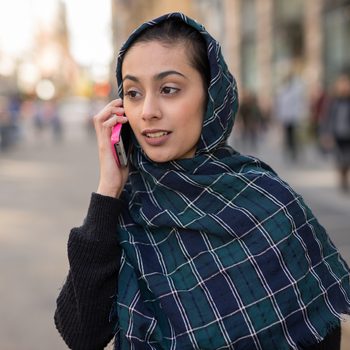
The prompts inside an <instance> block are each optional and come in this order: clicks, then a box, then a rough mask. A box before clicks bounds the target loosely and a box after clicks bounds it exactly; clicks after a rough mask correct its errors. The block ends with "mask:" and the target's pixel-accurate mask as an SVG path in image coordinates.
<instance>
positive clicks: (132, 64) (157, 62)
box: [122, 41, 192, 75]
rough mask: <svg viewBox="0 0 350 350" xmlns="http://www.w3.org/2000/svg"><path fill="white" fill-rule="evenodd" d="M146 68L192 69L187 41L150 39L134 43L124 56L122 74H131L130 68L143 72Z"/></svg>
mask: <svg viewBox="0 0 350 350" xmlns="http://www.w3.org/2000/svg"><path fill="white" fill-rule="evenodd" d="M145 68H147V70H148V71H150V70H157V71H158V70H159V69H160V68H162V69H163V68H182V69H192V66H191V62H190V59H189V53H188V51H187V50H186V45H185V43H181V42H179V43H175V44H167V43H163V42H160V41H150V42H138V43H136V44H134V45H133V46H131V47H130V49H129V50H128V51H127V52H126V54H125V56H124V59H123V64H122V74H123V75H124V74H126V73H129V74H130V73H131V72H130V70H132V71H133V72H134V71H136V72H138V71H139V72H142V71H144V70H145Z"/></svg>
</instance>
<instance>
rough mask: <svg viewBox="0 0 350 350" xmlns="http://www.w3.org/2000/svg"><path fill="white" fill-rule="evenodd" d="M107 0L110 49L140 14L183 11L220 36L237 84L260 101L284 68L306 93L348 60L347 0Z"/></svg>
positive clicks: (268, 96) (349, 25)
mask: <svg viewBox="0 0 350 350" xmlns="http://www.w3.org/2000/svg"><path fill="white" fill-rule="evenodd" d="M111 2H112V24H113V45H114V52H117V51H118V49H119V47H120V45H121V44H122V42H123V41H124V40H125V39H126V38H127V36H128V35H129V34H130V33H131V31H132V29H134V28H135V27H136V26H138V25H139V24H141V23H142V22H144V21H145V20H147V19H150V18H154V17H156V16H158V15H160V14H163V13H166V12H171V11H181V12H184V13H185V14H187V15H189V16H192V17H194V18H195V19H197V20H198V21H199V22H201V23H203V24H204V25H205V27H206V28H207V29H208V31H209V32H210V33H211V34H212V35H213V36H214V37H215V38H217V39H218V40H219V41H220V42H221V44H222V47H223V52H224V55H225V57H226V59H227V61H228V65H229V66H230V69H231V70H232V72H233V74H234V75H235V77H236V79H237V81H238V85H239V88H240V89H245V90H250V91H253V92H255V93H256V94H257V96H258V98H259V102H260V103H261V104H262V105H263V106H267V107H268V106H269V105H271V103H272V99H273V96H274V92H275V90H276V88H277V87H278V85H279V82H280V81H281V79H282V77H283V75H284V74H286V72H290V71H293V72H294V73H298V74H300V75H301V76H302V77H303V78H304V80H305V83H306V85H307V88H308V89H307V91H308V92H309V93H310V94H311V93H312V91H313V90H316V89H319V87H320V86H328V85H329V84H330V83H331V82H332V81H333V79H334V77H335V76H336V75H337V73H338V72H339V70H342V69H345V68H347V67H348V66H349V63H350V46H349V45H348V43H347V41H348V38H349V37H350V0H308V1H304V0H293V1H289V0H192V1H189V0H187V1H186V0H184V1H176V2H175V1H171V0H161V1H153V0H149V1H143V0H111ZM113 64H114V65H115V62H113Z"/></svg>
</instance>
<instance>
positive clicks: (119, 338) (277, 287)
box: [111, 13, 350, 350]
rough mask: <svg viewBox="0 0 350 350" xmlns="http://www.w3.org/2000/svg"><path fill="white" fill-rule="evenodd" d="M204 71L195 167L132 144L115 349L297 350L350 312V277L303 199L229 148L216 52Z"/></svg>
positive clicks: (225, 74) (226, 89)
mask: <svg viewBox="0 0 350 350" xmlns="http://www.w3.org/2000/svg"><path fill="white" fill-rule="evenodd" d="M168 17H177V18H180V19H181V20H182V21H184V22H186V23H187V24H188V25H190V26H192V27H194V28H195V29H196V30H198V31H199V32H200V33H201V34H202V36H203V38H204V39H205V42H206V44H207V53H208V59H209V64H210V85H209V89H208V95H209V98H208V104H207V108H206V114H205V117H204V122H203V129H202V134H201V138H200V141H199V143H198V147H197V152H196V155H195V157H194V158H193V159H184V160H179V161H172V162H168V163H154V162H151V161H150V160H149V159H148V158H147V156H146V155H145V154H144V153H143V151H142V150H141V148H140V147H139V146H138V145H137V142H136V140H133V142H134V143H135V147H134V149H133V153H132V155H131V164H130V176H129V180H128V183H127V185H126V187H125V190H124V192H123V195H122V199H123V200H124V201H125V207H124V209H123V211H122V214H121V215H120V219H119V226H118V229H117V231H118V232H117V234H118V237H119V242H120V246H121V247H122V250H123V254H122V260H121V268H120V272H119V276H118V290H117V292H116V296H115V303H114V307H113V310H112V311H111V319H112V320H113V322H115V324H116V347H117V348H118V349H181V350H183V349H201V350H203V349H238V350H241V349H242V350H243V349H247V350H253V349H260V350H261V349H264V350H265V349H267V350H271V349H279V350H283V349H290V348H292V349H297V348H300V346H306V345H309V344H314V343H316V342H318V341H321V340H322V339H323V338H324V337H325V335H326V334H327V333H328V332H329V330H330V329H332V328H334V327H336V326H337V325H338V324H339V319H340V318H341V314H342V313H349V312H350V311H349V308H350V287H349V269H348V266H347V265H346V263H345V262H344V260H343V259H342V258H341V256H340V255H339V253H338V251H337V249H336V248H335V247H334V245H333V244H332V242H331V241H330V239H329V237H328V235H327V233H326V232H325V230H324V229H323V227H322V226H321V225H320V224H319V222H318V221H317V219H316V218H315V217H314V215H313V214H312V212H311V211H310V209H309V208H308V207H307V206H306V205H305V204H304V202H303V199H302V198H301V197H300V196H299V195H298V194H296V193H295V192H294V191H293V190H292V189H291V188H290V186H289V185H288V184H286V183H285V182H283V181H282V180H281V179H280V178H279V177H278V176H277V175H276V173H275V172H274V171H273V170H272V169H271V168H270V167H269V166H267V165H266V164H264V163H263V162H261V161H259V160H258V159H256V158H253V157H248V156H243V155H240V154H239V153H237V152H236V151H234V150H233V149H232V148H230V147H229V146H227V145H226V141H227V138H228V136H229V135H230V133H231V130H232V127H233V123H234V117H235V114H236V111H237V108H238V95H237V87H236V83H235V80H234V78H233V77H232V75H231V74H230V72H229V70H228V68H227V65H226V63H225V61H224V59H223V56H222V54H221V49H220V45H219V44H218V42H217V41H215V40H214V39H213V38H212V37H211V36H210V34H208V33H207V32H206V30H205V29H204V27H203V26H201V25H200V24H198V23H197V22H195V21H194V20H192V19H190V18H188V17H186V16H185V15H183V14H180V13H172V14H168V15H165V16H162V17H160V18H158V19H155V20H153V21H150V22H148V23H145V24H143V25H142V26H141V27H140V28H138V29H137V30H136V31H135V32H134V33H133V34H132V35H131V36H130V37H129V39H128V40H127V41H126V43H125V44H124V46H123V47H122V49H121V51H120V54H119V57H118V66H117V80H118V84H119V94H120V96H123V90H122V77H121V65H122V60H123V57H124V54H125V52H126V50H127V49H128V47H129V46H130V45H131V44H132V43H133V41H134V40H135V38H137V36H138V35H139V34H140V33H141V32H142V31H143V30H145V29H146V28H148V27H150V26H154V25H156V24H157V23H160V22H161V21H163V20H166V19H167V18H168Z"/></svg>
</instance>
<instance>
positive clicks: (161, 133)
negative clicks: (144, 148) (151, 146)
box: [144, 131, 169, 139]
mask: <svg viewBox="0 0 350 350" xmlns="http://www.w3.org/2000/svg"><path fill="white" fill-rule="evenodd" d="M168 134H169V132H168V131H157V132H147V133H145V134H144V135H145V136H146V137H148V138H151V139H154V138H157V137H162V136H166V135H168Z"/></svg>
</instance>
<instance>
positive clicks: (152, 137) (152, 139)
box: [142, 129, 171, 146]
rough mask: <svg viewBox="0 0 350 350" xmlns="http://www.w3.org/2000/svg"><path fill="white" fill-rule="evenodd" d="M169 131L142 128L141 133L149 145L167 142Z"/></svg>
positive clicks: (160, 144)
mask: <svg viewBox="0 0 350 350" xmlns="http://www.w3.org/2000/svg"><path fill="white" fill-rule="evenodd" d="M170 134H171V131H167V130H159V129H157V130H144V131H143V132H142V135H143V136H144V137H145V141H146V143H147V144H148V145H149V146H162V145H165V144H166V143H167V141H168V140H169V138H170Z"/></svg>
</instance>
